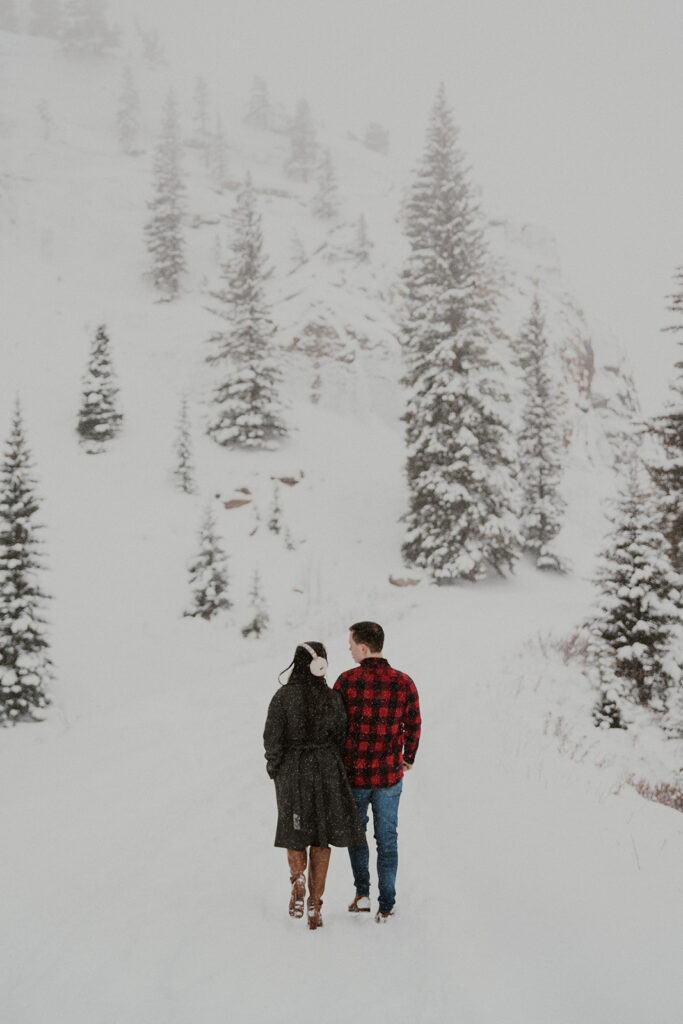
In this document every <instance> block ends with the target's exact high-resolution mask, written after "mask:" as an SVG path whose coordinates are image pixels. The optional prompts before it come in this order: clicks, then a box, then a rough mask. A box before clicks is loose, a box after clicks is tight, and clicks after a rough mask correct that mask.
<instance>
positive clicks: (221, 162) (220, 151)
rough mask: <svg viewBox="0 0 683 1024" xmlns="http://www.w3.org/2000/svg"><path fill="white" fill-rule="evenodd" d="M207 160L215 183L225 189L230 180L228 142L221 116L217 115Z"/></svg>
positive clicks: (209, 142)
mask: <svg viewBox="0 0 683 1024" xmlns="http://www.w3.org/2000/svg"><path fill="white" fill-rule="evenodd" d="M207 162H208V166H209V174H210V175H211V178H212V180H213V183H214V185H215V186H216V188H217V189H219V190H221V189H223V188H224V187H225V185H226V183H227V180H228V144H227V142H226V140H225V130H224V128H223V122H222V120H221V118H220V117H216V129H215V131H214V132H212V134H211V135H210V137H209V141H208V148H207Z"/></svg>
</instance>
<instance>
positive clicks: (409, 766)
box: [403, 761, 413, 772]
mask: <svg viewBox="0 0 683 1024" xmlns="http://www.w3.org/2000/svg"><path fill="white" fill-rule="evenodd" d="M412 767H413V766H412V764H408V762H407V761H404V762H403V770H404V771H406V772H409V771H410V769H411V768H412Z"/></svg>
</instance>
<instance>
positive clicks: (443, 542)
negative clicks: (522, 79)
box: [402, 85, 521, 582]
mask: <svg viewBox="0 0 683 1024" xmlns="http://www.w3.org/2000/svg"><path fill="white" fill-rule="evenodd" d="M406 214H407V215H406V229H407V234H408V240H409V243H410V250H411V251H410V255H409V257H408V260H407V264H406V267H405V269H404V272H403V285H404V292H405V314H404V318H403V324H402V333H403V340H404V346H405V357H406V364H407V372H406V375H405V383H406V385H407V387H408V389H409V394H408V402H407V409H406V413H405V417H404V419H405V421H406V440H407V446H408V459H407V476H408V485H409V491H410V495H409V510H408V513H407V515H406V521H407V538H406V542H405V544H404V545H403V554H404V557H405V559H406V561H407V562H408V564H410V565H415V566H418V567H421V568H424V569H426V570H427V571H428V572H429V573H430V574H431V576H432V578H433V579H434V580H436V581H442V582H447V581H452V580H456V579H459V578H464V579H469V580H478V579H481V578H482V577H483V576H485V575H486V573H487V571H488V570H489V569H491V568H493V569H495V570H496V571H497V572H499V573H501V574H502V573H503V572H504V570H506V569H510V568H511V567H512V565H513V564H514V561H515V559H516V558H517V556H518V552H519V546H520V543H521V538H520V535H519V529H518V525H517V521H516V486H515V482H514V479H513V466H514V445H513V440H512V436H511V431H510V427H509V425H508V423H507V421H506V419H505V418H504V415H503V411H504V406H505V404H506V403H507V402H508V401H509V397H508V394H507V391H506V389H505V386H504V384H503V373H502V370H501V368H500V366H499V365H498V363H497V362H496V361H495V360H494V359H493V357H492V354H491V353H492V349H493V346H494V344H495V343H496V342H498V331H497V328H496V323H495V316H496V301H495V294H494V291H493V287H492V282H491V280H490V278H491V272H490V270H489V264H488V257H487V253H486V249H485V245H484V238H483V229H482V226H481V220H480V215H479V211H478V209H477V206H476V203H475V201H474V197H473V194H472V189H471V186H470V184H469V181H468V177H467V174H466V170H465V167H464V155H463V153H462V152H461V151H460V150H459V149H458V146H457V129H456V127H455V125H454V122H453V117H452V114H451V110H450V108H449V106H448V103H447V100H446V94H445V91H444V88H443V85H442V86H441V87H440V89H439V92H438V95H437V98H436V102H435V104H434V106H433V108H432V111H431V116H430V121H429V127H428V132H427V145H426V149H425V153H424V156H423V159H422V162H421V164H420V166H419V169H418V171H417V173H416V175H415V178H414V181H413V184H412V187H411V191H410V196H409V201H408V205H407V211H406Z"/></svg>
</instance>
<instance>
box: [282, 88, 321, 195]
mask: <svg viewBox="0 0 683 1024" xmlns="http://www.w3.org/2000/svg"><path fill="white" fill-rule="evenodd" d="M289 144H290V153H289V158H288V160H287V162H286V163H285V172H286V174H287V175H288V176H289V177H290V178H295V179H297V180H298V181H309V180H310V178H311V177H312V175H313V171H314V168H315V157H316V152H317V149H318V144H317V141H316V137H315V127H314V125H313V118H312V117H311V111H310V108H309V106H308V103H307V102H306V100H299V103H298V105H297V108H296V113H295V115H294V117H293V119H292V122H291V125H290V129H289Z"/></svg>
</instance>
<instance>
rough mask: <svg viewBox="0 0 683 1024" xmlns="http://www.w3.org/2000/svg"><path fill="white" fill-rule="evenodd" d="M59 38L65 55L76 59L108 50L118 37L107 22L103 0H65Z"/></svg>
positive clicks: (104, 0) (105, 0)
mask: <svg viewBox="0 0 683 1024" xmlns="http://www.w3.org/2000/svg"><path fill="white" fill-rule="evenodd" d="M60 38H61V40H62V47H63V49H64V50H65V52H66V53H68V54H70V55H72V56H76V57H80V56H86V55H88V54H96V55H97V54H102V53H104V52H105V50H108V49H111V47H113V46H114V45H115V44H116V42H117V38H118V37H117V33H116V32H115V31H114V30H113V29H112V28H111V26H110V25H109V23H108V21H107V0H65V3H64V7H63V8H62V17H61V24H60Z"/></svg>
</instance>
